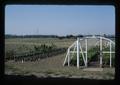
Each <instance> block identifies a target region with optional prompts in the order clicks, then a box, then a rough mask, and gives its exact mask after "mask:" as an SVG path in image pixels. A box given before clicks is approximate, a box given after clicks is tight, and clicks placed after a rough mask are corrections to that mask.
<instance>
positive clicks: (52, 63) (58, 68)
mask: <svg viewBox="0 0 120 85" xmlns="http://www.w3.org/2000/svg"><path fill="white" fill-rule="evenodd" d="M74 41H75V39H57V38H54V39H53V38H23V39H22V38H14V39H5V51H8V50H11V49H12V50H15V52H25V51H29V50H32V49H33V46H34V45H41V44H44V43H45V44H47V45H50V44H52V43H53V44H55V45H56V46H57V47H69V46H70V45H71V44H72V43H73V42H74ZM65 55H66V53H63V54H59V55H57V56H53V57H49V58H45V59H41V60H39V61H36V62H23V63H22V62H14V61H7V62H5V74H13V75H36V76H38V77H49V76H51V77H72V78H74V77H75V78H90V79H114V74H115V69H114V68H103V71H84V70H83V68H80V69H77V68H76V66H70V67H67V66H65V67H63V66H62V64H63V61H64V58H65Z"/></svg>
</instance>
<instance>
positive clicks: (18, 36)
mask: <svg viewBox="0 0 120 85" xmlns="http://www.w3.org/2000/svg"><path fill="white" fill-rule="evenodd" d="M86 36H92V35H82V34H79V35H72V34H70V35H66V36H58V35H11V34H6V35H5V38H59V39H64V38H75V39H76V38H77V37H86ZM95 36H100V35H95ZM102 36H104V37H106V38H115V35H106V34H104V35H102Z"/></svg>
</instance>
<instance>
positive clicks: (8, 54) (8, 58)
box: [5, 50, 15, 60]
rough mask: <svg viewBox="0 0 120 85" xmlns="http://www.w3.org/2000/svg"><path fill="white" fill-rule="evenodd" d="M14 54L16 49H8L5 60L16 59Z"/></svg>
mask: <svg viewBox="0 0 120 85" xmlns="http://www.w3.org/2000/svg"><path fill="white" fill-rule="evenodd" d="M14 54H15V51H14V50H9V51H6V52H5V60H12V59H14Z"/></svg>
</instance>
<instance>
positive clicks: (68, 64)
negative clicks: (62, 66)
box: [68, 49, 70, 66]
mask: <svg viewBox="0 0 120 85" xmlns="http://www.w3.org/2000/svg"><path fill="white" fill-rule="evenodd" d="M68 66H70V49H69V50H68Z"/></svg>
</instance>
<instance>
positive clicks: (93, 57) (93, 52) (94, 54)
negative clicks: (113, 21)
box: [71, 46, 115, 66]
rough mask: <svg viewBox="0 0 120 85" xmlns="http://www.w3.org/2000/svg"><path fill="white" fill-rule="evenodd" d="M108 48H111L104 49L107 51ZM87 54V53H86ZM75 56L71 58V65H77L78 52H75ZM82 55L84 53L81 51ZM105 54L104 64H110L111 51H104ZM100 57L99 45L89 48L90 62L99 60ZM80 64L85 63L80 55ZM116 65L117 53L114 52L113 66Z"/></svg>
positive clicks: (103, 54)
mask: <svg viewBox="0 0 120 85" xmlns="http://www.w3.org/2000/svg"><path fill="white" fill-rule="evenodd" d="M106 49H109V47H107V48H105V49H103V51H106ZM84 55H85V54H84ZM72 56H73V58H72V60H71V65H76V64H77V57H76V56H77V54H76V53H74V54H72ZM80 56H82V54H81V53H80ZM102 56H103V65H104V66H106V65H109V64H110V54H109V53H102ZM99 58H100V50H99V47H98V46H96V47H92V48H91V49H89V50H88V64H89V63H90V62H92V61H98V62H99ZM79 64H80V65H84V62H83V58H82V57H80V63H79ZM114 65H115V54H114V53H113V54H112V66H114Z"/></svg>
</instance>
